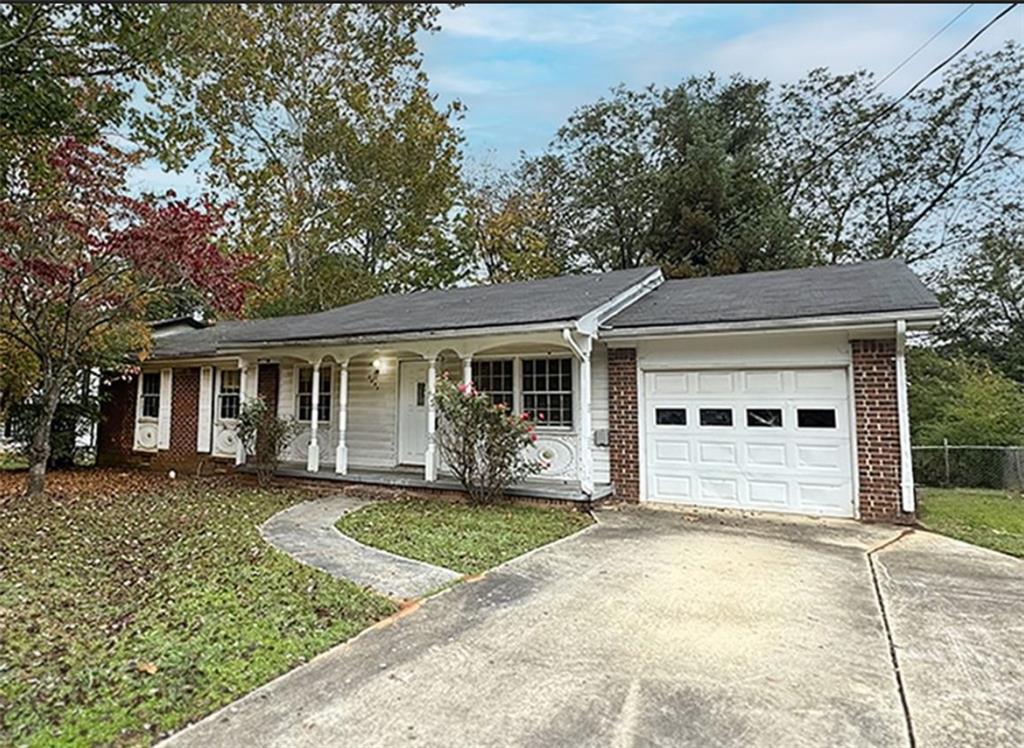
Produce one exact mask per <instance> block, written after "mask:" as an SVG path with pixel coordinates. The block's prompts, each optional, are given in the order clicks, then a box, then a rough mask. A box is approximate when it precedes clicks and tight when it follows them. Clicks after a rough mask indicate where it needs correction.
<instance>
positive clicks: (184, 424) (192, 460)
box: [160, 366, 199, 469]
mask: <svg viewBox="0 0 1024 748" xmlns="http://www.w3.org/2000/svg"><path fill="white" fill-rule="evenodd" d="M198 428H199V367H198V366H191V367H188V368H183V369H175V370H174V382H173V385H172V387H171V446H170V448H169V449H168V450H167V452H166V453H161V455H160V462H161V463H166V464H168V465H172V466H176V467H179V468H182V469H185V468H192V467H194V466H195V465H196V463H197V462H198V461H199V453H198V452H197V451H196V431H197V430H198Z"/></svg>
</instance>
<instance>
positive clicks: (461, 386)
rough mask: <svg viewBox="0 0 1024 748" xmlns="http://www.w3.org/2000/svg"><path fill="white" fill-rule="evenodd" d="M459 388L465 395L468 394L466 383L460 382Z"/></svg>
mask: <svg viewBox="0 0 1024 748" xmlns="http://www.w3.org/2000/svg"><path fill="white" fill-rule="evenodd" d="M458 389H459V392H461V393H462V394H463V395H465V394H466V385H464V384H460V385H459V387H458Z"/></svg>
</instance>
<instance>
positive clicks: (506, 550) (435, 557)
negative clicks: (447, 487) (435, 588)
mask: <svg viewBox="0 0 1024 748" xmlns="http://www.w3.org/2000/svg"><path fill="white" fill-rule="evenodd" d="M590 522H591V520H590V518H589V517H588V516H587V515H585V514H582V513H580V512H574V511H570V510H567V509H558V508H540V507H532V506H522V505H519V506H516V505H508V504H502V505H497V506H469V505H467V504H453V503H449V502H445V501H432V500H425V499H406V500H400V501H389V502H383V503H380V504H373V505H371V506H368V507H364V508H363V509H360V510H358V511H355V512H352V513H351V514H347V515H345V516H344V517H342V518H341V519H340V520H339V521H338V529H339V530H341V531H342V532H343V533H345V534H346V535H350V536H352V537H353V538H355V539H356V540H358V541H359V542H361V543H365V544H366V545H370V546H373V547H374V548H380V549H382V550H386V551H391V552H392V553H397V554H399V555H401V556H408V557H409V558H415V559H419V560H420V561H426V562H427V563H431V564H436V565H438V566H445V567H447V568H449V569H453V570H455V571H458V572H461V573H463V574H479V573H481V572H484V571H486V570H487V569H490V568H491V567H493V566H496V565H497V564H500V563H501V562H502V561H507V560H508V559H510V558H514V557H515V556H518V555H520V554H522V553H525V552H526V551H528V550H530V549H531V548H536V547H537V546H540V545H544V544H545V543H550V542H551V541H553V540H557V539H558V538H561V537H565V536H566V535H569V534H571V533H574V532H576V531H577V530H580V529H582V528H583V527H586V526H587V525H589V524H590Z"/></svg>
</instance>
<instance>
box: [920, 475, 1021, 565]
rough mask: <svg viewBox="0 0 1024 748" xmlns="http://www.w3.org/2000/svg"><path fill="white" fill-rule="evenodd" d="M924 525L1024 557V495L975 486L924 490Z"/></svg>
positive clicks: (922, 518)
mask: <svg viewBox="0 0 1024 748" xmlns="http://www.w3.org/2000/svg"><path fill="white" fill-rule="evenodd" d="M919 515H920V519H921V524H923V525H924V526H925V527H927V528H928V529H929V530H934V531H935V532H940V533H942V534H943V535H949V536H950V537H953V538H958V539H959V540H965V541H967V542H968V543H974V544H975V545H981V546H984V547H986V548H992V549H993V550H996V551H1002V552H1003V553H1009V554H1010V555H1012V556H1021V557H1024V495H1022V494H1012V493H1009V492H1006V491H992V490H984V489H973V488H926V489H922V490H921V506H920V511H919Z"/></svg>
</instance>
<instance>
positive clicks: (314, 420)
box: [306, 361, 320, 473]
mask: <svg viewBox="0 0 1024 748" xmlns="http://www.w3.org/2000/svg"><path fill="white" fill-rule="evenodd" d="M319 421H320V361H317V362H316V363H314V364H313V408H312V412H311V413H310V415H309V450H308V451H307V452H306V470H307V471H308V472H310V473H315V472H317V471H318V470H319V469H320V445H319V444H318V443H317V440H316V430H317V427H318V426H319Z"/></svg>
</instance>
